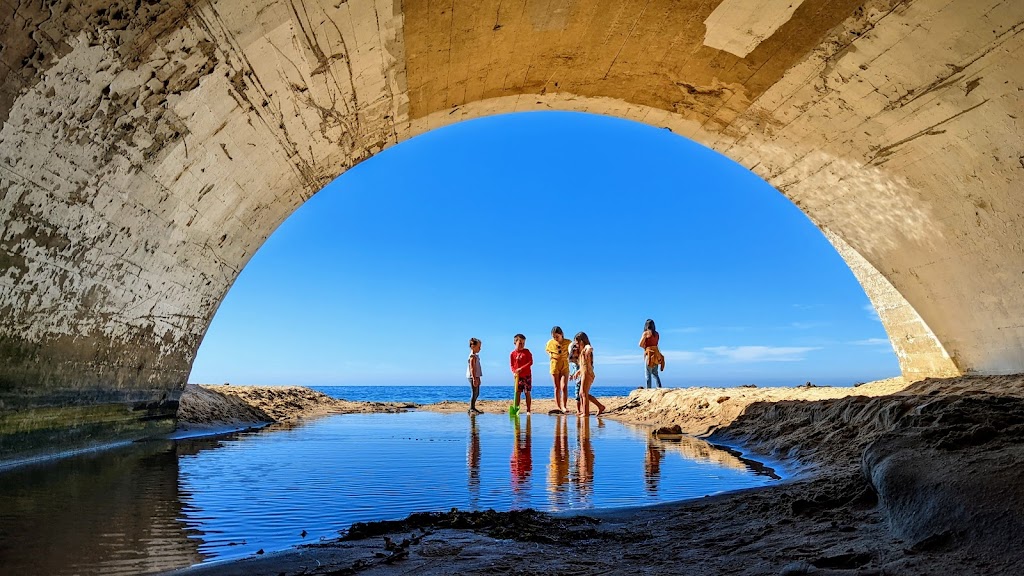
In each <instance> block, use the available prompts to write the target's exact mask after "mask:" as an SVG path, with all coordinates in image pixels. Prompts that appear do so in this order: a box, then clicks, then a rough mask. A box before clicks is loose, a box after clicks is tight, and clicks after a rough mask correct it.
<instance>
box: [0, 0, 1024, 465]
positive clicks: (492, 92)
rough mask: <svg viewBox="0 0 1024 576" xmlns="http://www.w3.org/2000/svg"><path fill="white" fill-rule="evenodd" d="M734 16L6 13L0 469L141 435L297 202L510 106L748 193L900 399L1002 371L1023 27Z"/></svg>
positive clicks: (1017, 359)
mask: <svg viewBox="0 0 1024 576" xmlns="http://www.w3.org/2000/svg"><path fill="white" fill-rule="evenodd" d="M762 4H763V3H761V2H755V1H754V0H721V1H718V0H714V1H711V2H693V3H683V4H679V3H677V2H671V1H669V0H651V1H650V2H647V3H645V4H642V5H632V4H623V3H618V2H614V1H611V0H592V1H590V0H588V1H580V2H570V1H569V0H551V1H549V2H540V3H536V2H534V3H531V2H526V1H521V2H516V3H515V4H514V5H509V4H508V3H504V2H498V1H497V0H495V1H486V2H483V3H479V2H462V1H461V0H455V1H454V2H452V3H449V4H446V5H445V6H440V7H439V6H436V5H430V4H428V3H427V2H426V1H425V0H412V1H406V2H393V1H390V0H350V1H349V2H345V3H335V2H328V1H326V0H306V1H300V0H248V1H244V2H242V1H234V2H232V1H226V0H225V1H216V0H201V1H185V0H165V1H159V2H155V3H153V4H147V5H145V6H142V5H141V4H140V5H139V6H135V5H134V4H133V3H126V2H121V1H118V0H109V1H97V2H94V3H93V4H92V5H90V6H86V7H82V6H77V5H76V4H75V3H73V2H71V1H70V0H65V1H62V2H57V3H56V4H53V5H50V4H49V3H44V2H42V1H41V0H38V1H30V2H24V3H22V4H21V5H20V6H19V7H17V8H16V9H13V10H11V13H9V14H5V15H4V21H3V28H2V29H0V33H2V36H0V37H2V39H3V40H2V44H3V46H2V50H0V61H2V62H3V63H4V66H3V67H0V75H2V76H0V120H2V121H3V125H2V128H0V190H2V192H3V194H2V196H0V222H3V232H2V236H0V310H2V311H3V314H2V315H0V360H2V362H0V458H8V457H14V456H17V455H21V454H25V453H31V452H39V451H53V450H55V449H58V448H60V447H64V446H72V445H81V444H83V443H85V444H95V443H101V442H105V441H111V440H116V439H121V438H133V437H140V436H142V435H146V434H150V433H153V432H154V431H162V430H166V429H167V428H168V427H170V426H172V425H173V412H174V409H175V407H176V404H177V398H178V395H179V394H180V390H181V389H182V387H183V385H184V383H185V380H186V378H187V376H188V373H189V370H190V367H191V363H192V360H193V359H194V356H195V352H196V350H197V348H198V345H199V341H200V339H201V338H202V335H203V333H204V332H205V329H206V327H207V326H208V324H209V322H210V320H211V318H212V316H213V313H214V312H215V310H216V307H217V305H218V303H219V302H220V299H221V298H222V297H223V295H224V294H225V292H226V291H227V289H228V287H229V286H230V284H231V283H232V281H233V280H234V278H235V277H236V276H237V274H238V273H239V271H240V270H241V268H242V267H243V266H244V265H245V263H246V262H247V261H248V259H249V258H250V257H251V255H252V254H253V253H254V252H255V250H256V249H257V248H258V247H259V245H260V244H261V243H262V242H263V241H264V240H265V239H266V238H267V237H268V236H269V234H270V233H271V231H273V229H274V228H276V226H277V225H278V224H279V223H280V222H282V221H283V220H284V219H285V218H286V217H287V216H288V215H289V214H290V213H291V212H292V211H294V210H295V209H296V208H297V207H298V206H299V205H300V204H301V203H302V202H304V201H305V200H306V199H308V198H309V197H310V196H312V195H313V194H314V193H315V192H317V191H318V190H320V189H321V188H322V187H323V186H324V185H325V184H326V183H327V182H329V181H331V180H333V179H334V178H335V177H337V176H338V175H339V174H340V173H341V172H343V171H344V170H345V169H347V168H348V167H351V166H352V165H354V164H355V163H357V162H359V161H361V160H363V159H366V158H368V157H370V156H372V155H373V154H375V153H377V152H379V151H380V150H382V149H384V148H386V147H388V146H391V145H393V144H395V143H398V142H401V141H404V140H406V139H408V138H411V137H413V136H415V135H417V134H420V133H423V132H425V131H428V130H430V129H433V128H437V127H440V126H444V125H447V124H450V123H452V122H455V121H458V120H462V119H467V118H472V117H478V116H484V115H489V114H497V113H502V112H511V111H524V110H533V109H558V110H576V111H584V112H592V113H597V114H607V115H613V116H618V117H622V118H627V119H632V120H637V121H640V122H644V123H647V124H650V125H653V126H659V127H664V128H669V129H671V130H673V132H675V133H677V134H681V135H683V136H686V137H688V138H690V139H692V140H695V141H697V142H699V143H702V144H704V145H706V146H708V147H710V148H712V149H714V150H716V151H719V152H721V153H723V154H724V155H726V156H728V157H730V158H732V159H734V160H736V161H737V162H739V163H740V164H742V165H744V166H746V167H748V168H750V169H751V170H753V171H754V172H756V173H757V174H759V175H760V176H761V177H762V178H764V179H765V180H766V181H767V182H768V183H769V184H771V185H772V186H774V187H775V188H776V189H777V190H779V191H780V192H781V193H783V194H784V195H786V197H787V198H789V199H790V200H791V201H793V202H794V203H795V204H796V205H797V206H799V207H800V208H801V209H802V210H803V211H804V212H805V213H806V214H807V215H808V216H809V217H810V218H811V219H812V221H814V222H815V223H816V224H817V225H818V226H819V227H820V228H821V229H822V230H823V231H824V232H825V234H826V236H827V237H828V238H829V239H830V241H832V243H833V245H834V246H836V248H837V250H838V251H839V253H840V254H841V255H842V256H843V257H844V259H845V260H846V261H847V263H849V264H850V267H851V269H852V270H853V271H854V273H855V275H856V276H857V278H858V280H860V282H861V283H862V285H863V286H864V288H865V292H866V293H867V294H868V296H869V298H870V299H871V300H872V302H873V303H874V305H875V306H876V308H877V309H878V310H879V314H880V316H881V318H882V320H883V324H884V325H885V328H886V330H887V332H888V333H889V335H890V339H891V340H892V342H893V345H894V348H895V350H896V351H897V355H898V357H899V359H900V365H901V369H902V371H903V373H904V375H905V376H907V377H909V378H911V379H920V378H924V377H929V376H948V375H955V374H960V373H974V374H1000V373H1015V372H1021V371H1024V322H1022V319H1024V298H1022V296H1024V289H1022V286H1024V276H1022V275H1024V256H1022V254H1024V242H1022V237H1024V235H1022V232H1024V219H1022V218H1021V215H1022V214H1024V198H1022V197H1021V196H1020V194H1019V190H1020V189H1021V184H1022V175H1024V160H1021V158H1024V131H1022V130H1020V129H1019V118H1020V114H1021V113H1024V112H1022V111H1024V100H1022V93H1024V68H1022V64H1021V58H1020V56H1021V55H1022V53H1024V49H1022V48H1024V35H1022V34H1021V33H1020V32H1021V31H1022V30H1024V6H1022V5H1020V4H1019V3H1003V2H998V1H996V0H992V1H985V2H968V1H966V0H954V2H948V1H947V2H940V1H937V0H917V1H916V2H911V3H907V2H901V1H896V0H893V1H868V2H863V1H845V2H829V1H826V0H803V1H796V2H789V1H787V2H782V3H777V2H775V1H774V0H769V1H768V2H767V4H768V5H770V6H767V7H766V6H762ZM776 4H778V6H776ZM783 4H785V6H783ZM768 8H771V9H768ZM1015 191H1016V192H1015Z"/></svg>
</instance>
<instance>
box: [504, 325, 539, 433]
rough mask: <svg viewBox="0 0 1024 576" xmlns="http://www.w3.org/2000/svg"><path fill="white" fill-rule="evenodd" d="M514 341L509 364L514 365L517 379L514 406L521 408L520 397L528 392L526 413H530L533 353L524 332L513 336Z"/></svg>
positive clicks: (514, 375) (517, 408)
mask: <svg viewBox="0 0 1024 576" xmlns="http://www.w3.org/2000/svg"><path fill="white" fill-rule="evenodd" d="M512 342H513V343H515V345H516V348H515V350H513V351H512V354H511V355H509V365H510V366H511V367H512V377H513V378H514V379H515V384H516V403H515V404H514V406H515V407H516V410H517V411H518V410H519V398H520V396H521V395H522V393H523V392H526V413H527V414H529V413H530V406H531V404H532V402H533V399H532V396H531V394H530V392H531V391H533V372H532V370H531V369H530V367H531V366H533V354H531V353H530V350H529V349H528V348H526V336H523V335H522V334H516V335H515V336H514V337H513V338H512Z"/></svg>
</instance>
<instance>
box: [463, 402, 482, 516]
mask: <svg viewBox="0 0 1024 576" xmlns="http://www.w3.org/2000/svg"><path fill="white" fill-rule="evenodd" d="M466 471H467V474H466V477H467V480H466V487H467V488H468V489H469V507H470V508H471V509H473V510H479V509H480V428H479V427H478V426H477V424H476V414H474V413H470V415H469V445H468V447H467V448H466Z"/></svg>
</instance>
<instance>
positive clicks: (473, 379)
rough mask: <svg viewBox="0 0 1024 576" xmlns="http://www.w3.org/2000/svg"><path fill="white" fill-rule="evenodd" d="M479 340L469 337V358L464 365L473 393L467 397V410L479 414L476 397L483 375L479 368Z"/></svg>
mask: <svg viewBox="0 0 1024 576" xmlns="http://www.w3.org/2000/svg"><path fill="white" fill-rule="evenodd" d="M480 346H481V343H480V340H479V339H478V338H470V339H469V359H468V360H467V366H466V379H467V380H469V387H470V390H472V392H473V395H472V397H471V398H470V399H469V412H470V414H481V413H482V412H481V411H480V410H477V409H476V399H477V398H479V397H480V378H482V377H483V370H482V369H481V368H480Z"/></svg>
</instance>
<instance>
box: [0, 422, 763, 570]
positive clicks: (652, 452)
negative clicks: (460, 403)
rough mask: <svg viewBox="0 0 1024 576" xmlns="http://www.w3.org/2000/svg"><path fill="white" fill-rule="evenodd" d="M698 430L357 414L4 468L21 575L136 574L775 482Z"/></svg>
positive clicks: (5, 556) (3, 510) (2, 491)
mask: <svg viewBox="0 0 1024 576" xmlns="http://www.w3.org/2000/svg"><path fill="white" fill-rule="evenodd" d="M778 478H779V476H778V475H777V474H776V473H775V472H774V471H773V470H771V469H770V468H767V467H765V466H763V465H761V464H759V463H757V462H753V461H750V460H747V459H744V458H741V457H739V456H738V455H737V453H736V452H734V451H729V450H725V449H720V448H716V447H714V446H712V445H710V444H708V443H706V442H704V441H702V440H698V439H693V438H689V437H683V438H676V439H672V440H658V439H656V438H653V437H651V436H650V431H649V429H647V428H643V427H634V426H628V425H624V424H621V423H618V422H615V421H612V420H608V419H602V418H594V417H591V418H590V419H589V421H587V420H581V419H577V418H576V417H575V416H549V415H532V416H527V415H525V414H522V415H520V416H519V418H518V420H516V419H510V418H509V417H508V416H507V415H497V414H483V415H479V416H469V415H467V414H438V413H433V412H409V413H403V414H351V415H341V416H331V417H326V418H321V419H317V420H313V421H309V422H305V423H302V424H300V425H298V426H293V427H276V428H272V429H265V430H260V431H254V432H246V433H239V434H235V435H232V436H229V437H224V438H218V439H209V438H208V439H195V440H177V441H168V440H165V441H153V442H141V443H136V444H133V445H131V446H128V447H125V448H119V449H114V450H106V451H102V452H96V453H90V454H82V455H79V456H75V457H71V458H65V459H62V460H59V461H55V462H50V463H46V464H37V465H33V466H29V467H24V468H18V469H14V470H9V471H6V472H0V565H2V566H3V567H4V569H5V570H10V573H12V574H15V573H17V574H138V573H146V572H156V571H162V570H169V569H173V568H180V567H185V566H189V565H192V564H196V563H199V562H205V561H212V560H225V559H230V558H237V557H242V556H247V555H251V554H255V553H257V552H258V551H259V550H263V551H264V552H270V551H274V550H281V549H285V548H289V547H291V546H295V545H299V544H303V543H311V542H317V541H319V540H321V539H327V538H334V537H337V536H338V535H339V531H344V530H345V529H346V528H348V526H350V525H351V524H352V523H353V522H359V521H372V520H387V519H400V518H404V517H405V516H407V515H408V514H410V513H411V512H415V511H424V510H440V511H447V510H449V509H451V508H459V509H463V510H480V509H488V508H494V509H496V510H509V509H519V508H536V509H538V510H547V511H565V510H586V509H590V508H617V507H623V506H641V505H647V504H654V503H659V502H666V501H672V500H682V499H686V498H697V497H702V496H705V495H710V494H715V493H719V492H724V491H728V490H735V489H740V488H751V487H757V486H763V485H765V484H768V483H771V482H774V481H776V480H778Z"/></svg>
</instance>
